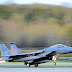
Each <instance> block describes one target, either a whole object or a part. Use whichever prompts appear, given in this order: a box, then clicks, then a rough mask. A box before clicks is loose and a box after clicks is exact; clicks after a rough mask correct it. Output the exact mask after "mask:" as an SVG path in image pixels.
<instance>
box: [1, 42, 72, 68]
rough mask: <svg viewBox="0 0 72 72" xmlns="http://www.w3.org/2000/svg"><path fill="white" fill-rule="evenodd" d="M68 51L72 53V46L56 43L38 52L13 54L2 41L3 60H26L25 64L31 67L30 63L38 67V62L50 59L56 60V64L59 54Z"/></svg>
mask: <svg viewBox="0 0 72 72" xmlns="http://www.w3.org/2000/svg"><path fill="white" fill-rule="evenodd" d="M68 53H72V47H68V46H65V45H63V44H56V45H53V46H51V47H48V48H45V49H42V50H39V51H36V52H31V53H25V54H15V55H11V53H10V52H9V50H8V49H7V47H6V46H5V45H4V44H3V43H1V56H2V60H5V61H8V62H25V65H26V66H28V67H30V65H35V67H38V64H41V63H46V62H48V61H50V60H54V64H55V65H56V57H57V55H60V54H68Z"/></svg>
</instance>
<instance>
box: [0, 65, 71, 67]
mask: <svg viewBox="0 0 72 72" xmlns="http://www.w3.org/2000/svg"><path fill="white" fill-rule="evenodd" d="M0 67H26V65H0ZM31 67H34V65H31ZM39 67H72V65H39Z"/></svg>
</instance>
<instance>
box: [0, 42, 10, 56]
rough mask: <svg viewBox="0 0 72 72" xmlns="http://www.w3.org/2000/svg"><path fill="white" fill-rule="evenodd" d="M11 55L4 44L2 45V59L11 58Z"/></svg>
mask: <svg viewBox="0 0 72 72" xmlns="http://www.w3.org/2000/svg"><path fill="white" fill-rule="evenodd" d="M10 55H11V53H10V52H9V50H8V48H7V47H6V46H5V44H4V43H1V57H5V56H10Z"/></svg>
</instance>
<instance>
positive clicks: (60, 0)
mask: <svg viewBox="0 0 72 72" xmlns="http://www.w3.org/2000/svg"><path fill="white" fill-rule="evenodd" d="M5 3H17V4H33V3H42V4H55V5H62V4H64V3H66V4H67V3H68V4H69V3H70V4H71V3H72V0H0V4H5Z"/></svg>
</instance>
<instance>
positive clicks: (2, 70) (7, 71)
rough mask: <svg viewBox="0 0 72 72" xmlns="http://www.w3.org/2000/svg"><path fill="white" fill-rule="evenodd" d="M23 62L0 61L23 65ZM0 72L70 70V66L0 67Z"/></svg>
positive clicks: (70, 63)
mask: <svg viewBox="0 0 72 72" xmlns="http://www.w3.org/2000/svg"><path fill="white" fill-rule="evenodd" d="M23 64H24V63H23V62H21V63H19V62H18V63H7V62H5V63H0V65H23ZM41 65H53V63H43V64H41ZM57 65H72V62H62V63H59V62H58V63H57ZM0 72H72V67H32V66H31V67H26V66H22V67H21V66H19V67H17V66H15V67H0Z"/></svg>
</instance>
